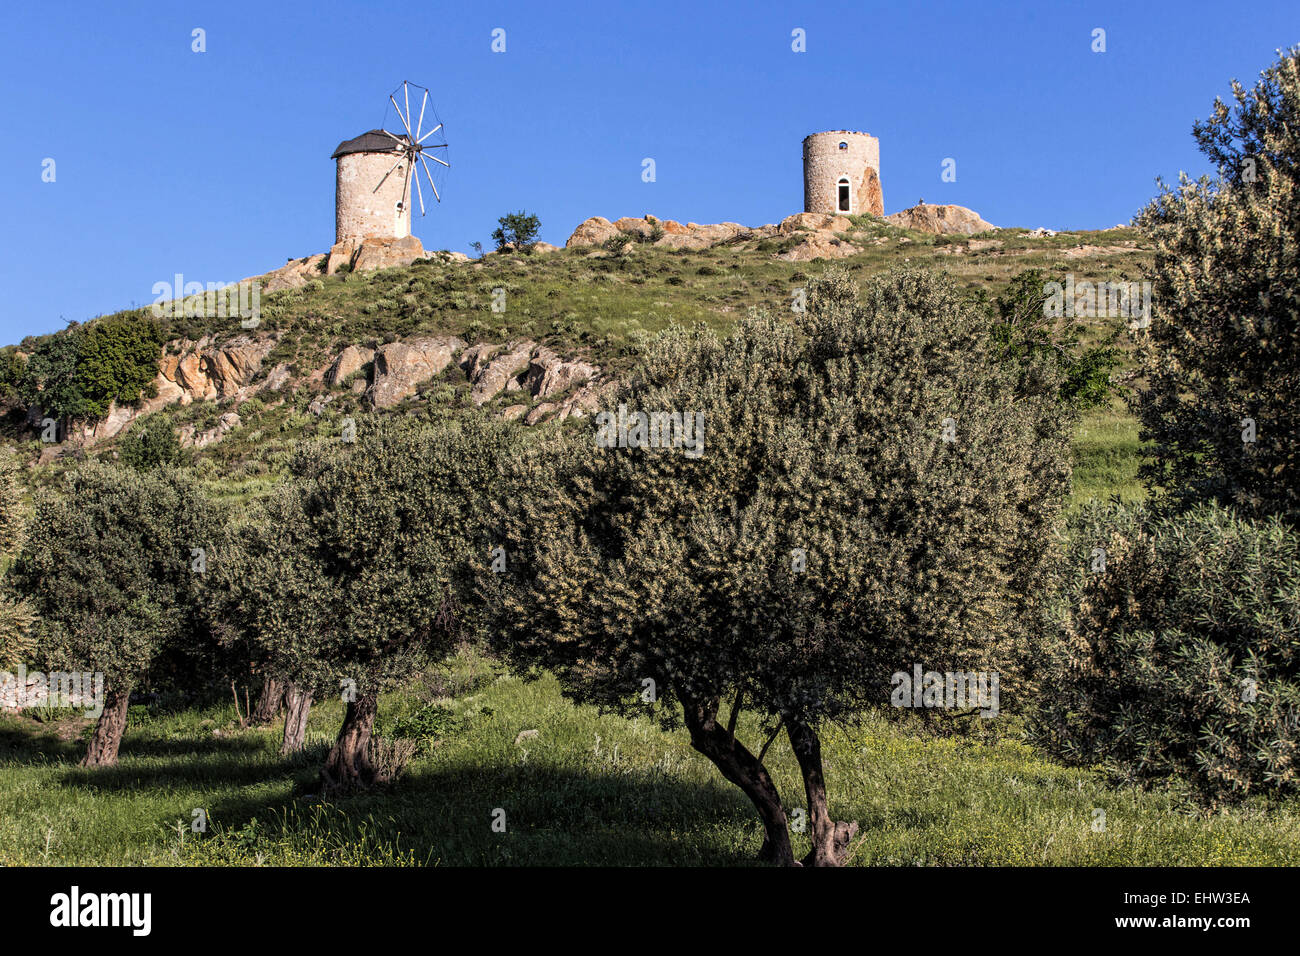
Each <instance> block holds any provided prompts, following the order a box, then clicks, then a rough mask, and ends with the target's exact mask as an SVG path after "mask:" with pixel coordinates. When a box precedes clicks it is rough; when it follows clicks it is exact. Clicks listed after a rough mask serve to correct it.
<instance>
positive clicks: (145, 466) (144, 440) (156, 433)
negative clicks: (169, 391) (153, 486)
mask: <svg viewBox="0 0 1300 956" xmlns="http://www.w3.org/2000/svg"><path fill="white" fill-rule="evenodd" d="M186 458H187V456H186V454H185V450H184V449H183V448H181V443H180V439H178V438H177V437H176V429H174V428H173V427H172V423H171V419H170V418H169V417H168V416H167V415H164V414H158V413H155V414H152V415H146V416H144V417H143V418H138V419H136V420H135V421H134V422H133V423H132V424H131V427H130V429H129V430H128V431H127V433H126V435H124V436H123V438H122V440H121V442H120V443H119V444H118V446H117V460H118V461H119V462H121V463H122V464H123V465H126V466H127V467H129V468H134V469H135V470H136V471H149V470H150V469H152V468H159V467H163V466H178V465H181V464H183V463H184V462H185V460H186Z"/></svg>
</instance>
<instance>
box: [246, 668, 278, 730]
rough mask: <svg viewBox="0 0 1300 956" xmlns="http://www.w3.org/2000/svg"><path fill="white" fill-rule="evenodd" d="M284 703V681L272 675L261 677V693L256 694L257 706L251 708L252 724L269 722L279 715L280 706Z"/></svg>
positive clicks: (259, 724) (260, 724) (258, 724)
mask: <svg viewBox="0 0 1300 956" xmlns="http://www.w3.org/2000/svg"><path fill="white" fill-rule="evenodd" d="M283 703H284V681H279V680H276V679H275V678H274V677H265V678H263V679H262V693H261V694H260V695H258V698H257V706H256V707H254V708H253V713H252V714H251V715H250V719H251V721H252V723H253V725H254V726H262V725H264V724H269V723H270V722H271V721H273V720H275V718H276V717H278V716H280V706H281V705H282V704H283Z"/></svg>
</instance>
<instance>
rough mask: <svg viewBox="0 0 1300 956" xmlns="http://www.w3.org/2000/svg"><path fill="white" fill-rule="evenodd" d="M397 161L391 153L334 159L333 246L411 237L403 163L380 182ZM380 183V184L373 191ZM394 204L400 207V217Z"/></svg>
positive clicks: (407, 185)
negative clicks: (335, 187)
mask: <svg viewBox="0 0 1300 956" xmlns="http://www.w3.org/2000/svg"><path fill="white" fill-rule="evenodd" d="M397 159H398V157H397V156H396V155H395V154H393V153H348V154H346V155H344V156H340V157H339V158H338V186H337V193H336V195H335V200H334V241H335V243H339V242H345V241H349V240H360V239H365V238H367V237H371V236H373V237H379V238H393V239H401V238H403V237H405V236H409V235H410V234H411V204H410V203H409V202H404V199H405V196H404V193H408V192H410V191H412V189H413V187H411V186H410V184H409V183H408V182H407V178H406V177H407V170H406V163H405V161H403V162H401V163H399V164H398V166H397V168H396V169H393V172H392V174H391V175H389V177H388V178H387V179H384V174H385V173H387V172H388V171H389V169H392V167H393V164H394V163H395V162H397ZM411 175H414V173H412V174H411ZM381 179H383V180H384V184H383V185H382V186H380V187H379V189H378V190H377V191H376V190H375V186H376V185H377V184H378V183H379V181H380V180H381ZM398 203H403V206H402V210H401V212H400V213H399V212H398V210H397V204H398Z"/></svg>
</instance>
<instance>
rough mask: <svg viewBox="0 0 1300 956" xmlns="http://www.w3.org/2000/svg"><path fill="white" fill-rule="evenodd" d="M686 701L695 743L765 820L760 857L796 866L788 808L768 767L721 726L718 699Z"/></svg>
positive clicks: (689, 725)
mask: <svg viewBox="0 0 1300 956" xmlns="http://www.w3.org/2000/svg"><path fill="white" fill-rule="evenodd" d="M682 704H683V708H684V709H685V711H686V727H687V729H688V730H689V731H690V733H691V746H692V747H694V748H695V749H696V750H698V751H699V752H700V753H702V754H704V756H706V757H708V758H709V759H710V760H711V761H713V763H714V764H715V765H716V766H717V768H718V769H719V770H720V771H722V775H723V776H724V777H726V778H727V779H728V780H730V781H731V782H732V783H734V784H735V785H736V786H738V787H740V789H741V790H743V791H744V792H745V796H747V797H749V799H750V802H751V803H753V804H754V808H755V809H756V810H757V811H758V816H759V818H760V819H761V820H762V821H763V846H762V849H760V850H759V852H758V857H759V859H760V860H765V861H767V862H770V863H777V864H779V865H781V866H794V865H795V862H794V850H793V849H792V848H791V846H790V830H789V826H788V824H787V822H786V818H785V808H783V807H782V806H781V795H780V793H778V792H777V789H776V785H775V784H774V783H773V782H772V778H771V777H770V776H768V773H767V769H766V768H765V767H764V766H763V765H762V764H761V763H759V761H758V758H757V757H755V756H754V755H753V754H752V753H750V752H749V750H748V749H746V747H745V745H744V744H742V743H740V741H738V740H736V739H735V738H734V737H733V736H732V735H731V734H730V733H728V732H727V729H726V728H725V727H721V726H719V725H718V704H717V701H710V702H708V703H705V702H701V701H691V700H684V701H683V702H682Z"/></svg>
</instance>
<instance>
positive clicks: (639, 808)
mask: <svg viewBox="0 0 1300 956" xmlns="http://www.w3.org/2000/svg"><path fill="white" fill-rule="evenodd" d="M323 759H324V749H321V750H320V751H319V752H318V753H312V752H308V753H305V754H303V755H300V756H299V757H298V758H296V759H291V760H287V761H284V760H267V761H257V762H256V763H254V764H252V765H251V766H250V765H248V764H242V765H241V764H235V765H233V766H229V767H224V766H223V767H211V766H210V770H209V771H205V772H204V776H208V774H209V773H213V774H215V773H226V772H229V773H231V774H233V775H234V776H235V779H233V780H232V779H230V778H224V779H223V783H224V784H225V786H223V788H222V792H221V796H220V797H219V798H217V799H214V800H211V801H210V802H209V805H208V806H206V807H205V808H204V809H205V810H206V811H207V813H208V815H209V819H210V820H211V821H212V831H211V833H210V834H209V835H208V836H205V837H203V838H202V839H203V842H204V843H208V842H209V841H211V846H212V848H213V849H212V853H213V854H214V856H213V859H214V862H215V861H220V862H230V861H231V857H230V855H229V854H231V853H235V854H236V856H237V855H238V854H240V853H243V854H246V855H247V854H262V855H263V856H264V857H265V860H266V862H267V863H269V864H271V865H276V864H277V862H279V861H280V859H281V858H282V857H283V856H285V855H286V854H287V855H289V856H294V855H295V854H294V853H291V852H289V850H288V849H287V848H292V849H293V850H294V851H297V854H296V855H305V854H307V853H309V852H312V853H316V854H318V855H323V858H324V860H326V861H328V860H330V859H331V858H332V857H334V856H336V857H337V859H338V861H339V862H347V863H350V864H353V865H355V863H356V857H357V854H358V852H360V853H362V854H363V855H364V854H374V855H375V856H382V855H383V854H382V853H380V852H379V851H378V850H377V849H376V848H379V847H383V848H387V849H390V850H392V851H393V852H392V856H394V857H398V856H401V857H403V858H406V859H410V860H412V861H414V862H415V863H417V864H436V865H442V866H664V865H667V866H738V865H749V864H752V863H754V862H755V856H756V854H757V852H758V848H759V845H760V844H761V842H762V833H761V828H760V827H759V825H758V820H757V817H756V816H755V814H754V811H753V808H752V807H751V806H750V804H749V802H748V801H747V800H746V799H745V797H744V796H743V794H741V793H740V792H739V791H738V790H737V791H735V792H734V793H733V792H732V791H731V788H730V787H728V786H727V785H725V784H720V785H708V784H700V783H697V782H693V781H684V780H680V779H674V778H672V777H670V776H665V775H663V774H660V773H655V772H634V773H615V772H604V771H602V770H601V769H600V768H590V769H587V768H580V767H579V768H574V767H565V768H560V769H556V768H551V767H529V766H519V765H517V764H513V763H512V764H502V763H499V762H488V763H486V764H476V765H473V766H469V767H466V766H459V767H428V766H426V767H417V768H416V769H415V770H413V771H412V772H411V773H409V774H408V775H406V776H404V777H403V778H402V779H401V780H399V781H398V782H397V783H396V784H393V785H391V786H389V787H383V788H377V789H374V790H369V791H361V792H355V793H352V794H349V795H334V796H327V795H323V794H320V793H317V792H311V791H314V790H315V789H316V777H317V773H318V771H319V768H320V766H321V763H322V762H323ZM209 763H211V762H209ZM224 763H225V761H223V764H224ZM93 773H94V777H93V780H94V785H95V786H97V787H103V786H105V785H106V784H105V781H106V780H107V781H111V782H109V783H107V785H108V786H122V787H124V788H127V787H129V788H139V787H140V786H162V787H166V786H177V785H181V784H183V783H184V782H186V781H187V780H188V779H189V774H188V773H186V772H185V771H183V770H179V769H178V770H176V771H174V772H172V773H171V775H170V776H168V777H163V776H157V777H154V778H153V779H152V780H150V779H149V778H148V776H147V775H146V776H145V777H144V778H143V779H142V777H141V775H140V773H139V770H138V768H122V772H121V773H120V774H119V775H117V776H116V778H115V777H114V776H112V775H108V776H101V775H100V772H98V771H95V772H93ZM243 775H247V781H248V782H250V783H251V782H259V781H260V782H266V779H267V777H268V776H270V777H274V778H278V779H280V780H282V781H283V782H284V783H285V785H286V787H287V788H288V791H287V792H290V793H292V794H293V795H292V796H285V797H280V798H273V797H272V798H268V797H267V795H266V791H265V790H264V789H262V790H260V791H258V792H254V791H252V790H251V789H250V788H247V787H244V788H241V789H239V790H237V791H235V792H233V793H232V792H231V787H230V784H232V783H235V784H238V783H240V782H241V781H240V779H239V778H240V777H241V776H243ZM282 792H285V791H282ZM253 820H257V821H258V823H257V826H256V827H253V828H252V832H253V835H251V836H250V826H251V824H252V821H253ZM162 822H166V821H160V823H162ZM494 823H496V824H497V826H496V828H495V829H494ZM502 823H504V832H500V827H501V824H502ZM250 841H251V842H250ZM259 841H260V842H259ZM232 847H233V848H234V849H232ZM358 847H362V848H363V849H361V850H360V851H358ZM375 862H384V861H383V860H375Z"/></svg>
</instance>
